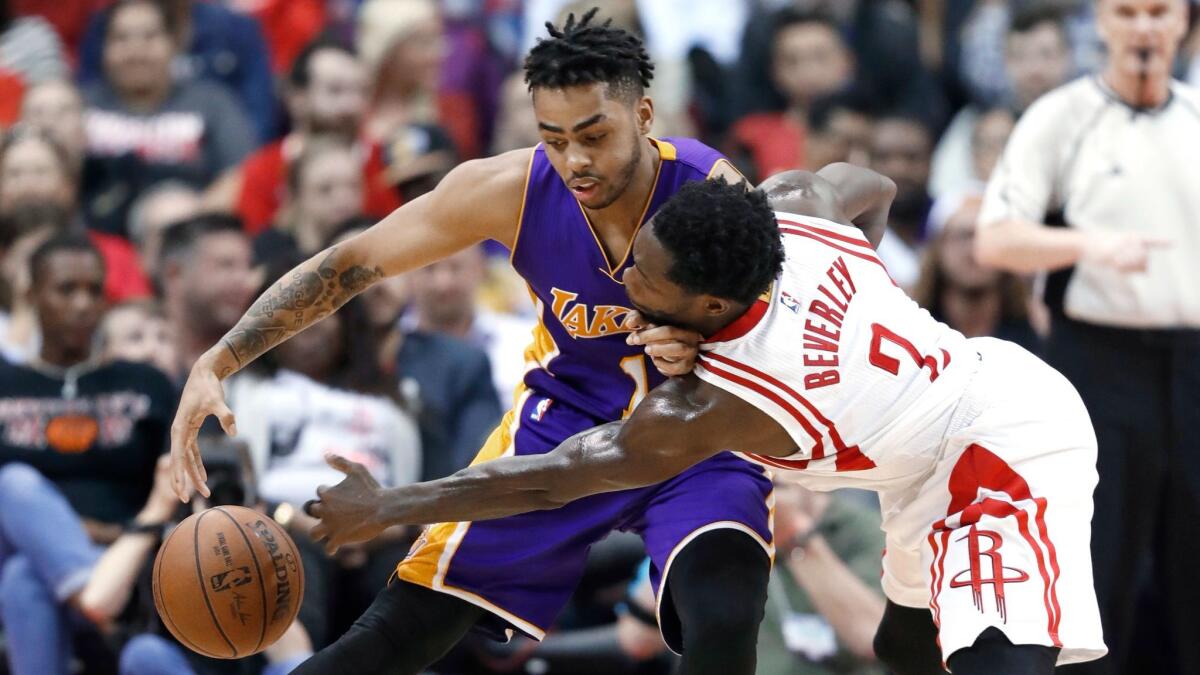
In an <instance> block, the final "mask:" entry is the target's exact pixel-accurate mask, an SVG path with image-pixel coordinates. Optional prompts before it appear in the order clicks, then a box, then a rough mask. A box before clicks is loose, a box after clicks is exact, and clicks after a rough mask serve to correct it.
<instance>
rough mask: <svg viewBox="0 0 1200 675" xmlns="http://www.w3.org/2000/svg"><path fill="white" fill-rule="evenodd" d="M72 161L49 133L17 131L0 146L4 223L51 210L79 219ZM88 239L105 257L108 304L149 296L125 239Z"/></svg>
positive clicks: (0, 201)
mask: <svg viewBox="0 0 1200 675" xmlns="http://www.w3.org/2000/svg"><path fill="white" fill-rule="evenodd" d="M76 180H77V178H76V173H75V171H74V167H73V165H72V163H71V158H70V156H69V155H68V154H67V152H66V151H65V150H63V148H62V147H61V146H59V144H58V143H56V142H55V141H54V140H53V139H52V138H51V137H50V136H49V135H48V134H46V133H45V132H43V131H41V130H38V129H35V128H32V127H29V126H24V125H22V126H18V127H14V128H13V129H12V130H10V132H9V133H8V135H7V136H6V137H5V138H4V140H3V141H2V142H0V217H6V216H11V215H12V214H14V213H16V212H18V211H21V210H25V209H30V208H33V207H36V206H39V205H44V204H50V205H53V206H56V207H58V208H60V209H63V210H65V211H67V212H68V213H71V214H75V215H74V217H73V219H72V221H73V225H74V226H76V227H80V226H82V222H83V221H82V218H81V217H79V215H78V202H77V198H78V185H77V182H76ZM88 237H89V238H90V239H91V240H92V243H93V244H94V245H95V246H96V248H97V249H99V250H100V253H101V254H102V255H103V256H104V265H105V269H106V272H107V273H106V275H105V279H104V295H105V298H106V299H108V300H109V301H113V302H115V301H119V300H126V299H130V298H139V297H145V296H148V295H150V284H149V282H147V280H146V276H145V274H143V273H142V270H141V268H140V267H139V266H138V259H137V252H136V251H135V250H134V248H133V246H132V245H130V243H129V242H128V241H126V240H124V239H122V238H121V237H117V236H114V235H110V234H104V233H102V232H97V231H94V230H88Z"/></svg>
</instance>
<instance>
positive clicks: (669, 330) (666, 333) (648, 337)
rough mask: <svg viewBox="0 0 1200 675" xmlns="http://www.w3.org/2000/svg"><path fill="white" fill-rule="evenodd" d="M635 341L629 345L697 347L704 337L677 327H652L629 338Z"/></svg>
mask: <svg viewBox="0 0 1200 675" xmlns="http://www.w3.org/2000/svg"><path fill="white" fill-rule="evenodd" d="M629 337H630V338H632V339H634V340H635V341H633V342H630V340H628V339H627V340H626V342H627V343H629V344H638V345H648V344H651V343H655V342H679V343H682V344H686V345H692V346H695V345H698V344H700V341H701V340H703V339H704V336H702V335H700V334H699V333H697V332H695V331H690V330H688V329H686V328H679V327H678V326H654V327H652V328H646V329H644V330H640V331H638V332H636V333H634V334H632V335H630V336H629Z"/></svg>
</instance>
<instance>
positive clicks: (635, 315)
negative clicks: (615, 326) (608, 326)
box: [621, 309, 649, 331]
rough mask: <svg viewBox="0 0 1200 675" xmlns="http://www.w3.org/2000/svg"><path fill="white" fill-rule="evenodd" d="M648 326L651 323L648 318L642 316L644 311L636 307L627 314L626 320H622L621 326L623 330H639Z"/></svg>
mask: <svg viewBox="0 0 1200 675" xmlns="http://www.w3.org/2000/svg"><path fill="white" fill-rule="evenodd" d="M648 326H649V324H647V323H646V319H644V318H643V317H642V313H641V312H639V311H637V310H636V309H634V310H630V312H629V313H628V314H626V315H625V320H624V321H622V322H621V328H622V329H623V330H633V331H637V330H643V329H645V328H647V327H648Z"/></svg>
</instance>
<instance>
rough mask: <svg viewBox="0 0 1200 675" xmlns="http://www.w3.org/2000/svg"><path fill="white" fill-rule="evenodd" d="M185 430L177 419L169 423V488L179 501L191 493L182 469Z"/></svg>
mask: <svg viewBox="0 0 1200 675" xmlns="http://www.w3.org/2000/svg"><path fill="white" fill-rule="evenodd" d="M186 434H187V432H186V431H184V430H183V427H182V425H181V424H180V422H179V420H178V419H176V420H175V423H174V424H172V425H171V489H172V490H173V491H174V492H175V496H176V497H178V498H179V501H181V502H186V501H187V500H188V499H189V498H190V497H191V496H192V495H191V491H190V490H188V484H187V480H186V478H185V473H184V472H185V469H184V459H183V455H184V448H186V447H187V435H186Z"/></svg>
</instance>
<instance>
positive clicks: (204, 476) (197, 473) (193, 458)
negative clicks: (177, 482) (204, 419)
mask: <svg viewBox="0 0 1200 675" xmlns="http://www.w3.org/2000/svg"><path fill="white" fill-rule="evenodd" d="M184 459H185V464H186V467H187V475H188V478H189V479H191V481H192V485H193V486H195V488H196V490H197V491H198V492H199V493H200V494H202V495H204V496H205V497H210V496H212V493H211V492H209V490H208V485H207V483H208V472H207V471H205V470H204V462H203V460H201V459H200V447H199V446H197V445H196V441H195V439H193V440H192V441H191V443H190V444H189V445H188V449H187V452H186V454H185V455H184Z"/></svg>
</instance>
